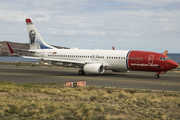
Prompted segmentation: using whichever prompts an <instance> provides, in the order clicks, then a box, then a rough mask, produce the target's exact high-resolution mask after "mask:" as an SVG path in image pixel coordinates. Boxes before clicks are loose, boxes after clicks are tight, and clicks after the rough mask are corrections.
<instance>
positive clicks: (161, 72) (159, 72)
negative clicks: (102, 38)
mask: <svg viewBox="0 0 180 120" xmlns="http://www.w3.org/2000/svg"><path fill="white" fill-rule="evenodd" d="M165 73H166V71H158V72H157V73H156V74H155V78H156V79H158V78H159V74H165Z"/></svg>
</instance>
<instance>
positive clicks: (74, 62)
mask: <svg viewBox="0 0 180 120" xmlns="http://www.w3.org/2000/svg"><path fill="white" fill-rule="evenodd" d="M23 58H30V59H37V60H42V61H51V62H63V63H73V64H81V65H84V64H85V62H82V61H73V60H72V61H71V60H62V59H52V58H41V57H30V56H23Z"/></svg>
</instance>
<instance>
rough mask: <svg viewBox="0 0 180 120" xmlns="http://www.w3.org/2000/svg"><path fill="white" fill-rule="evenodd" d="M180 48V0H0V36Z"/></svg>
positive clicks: (138, 47)
mask: <svg viewBox="0 0 180 120" xmlns="http://www.w3.org/2000/svg"><path fill="white" fill-rule="evenodd" d="M25 18H31V19H32V21H33V23H34V25H35V26H36V28H37V29H38V31H39V33H40V34H41V36H42V38H43V39H44V41H45V42H46V43H47V44H50V45H56V46H63V47H69V48H71V47H77V48H78V49H112V46H114V47H115V49H116V50H143V51H154V52H159V53H163V52H164V50H168V51H169V53H180V0H0V41H11V42H19V43H28V42H29V38H28V34H27V28H26V23H25Z"/></svg>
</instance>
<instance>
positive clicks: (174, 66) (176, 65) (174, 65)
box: [171, 61, 178, 69]
mask: <svg viewBox="0 0 180 120" xmlns="http://www.w3.org/2000/svg"><path fill="white" fill-rule="evenodd" d="M171 67H172V69H173V68H176V67H178V64H177V63H176V62H174V61H171Z"/></svg>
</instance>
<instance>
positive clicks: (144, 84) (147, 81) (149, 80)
mask: <svg viewBox="0 0 180 120" xmlns="http://www.w3.org/2000/svg"><path fill="white" fill-rule="evenodd" d="M77 72H78V69H76V68H59V67H51V66H41V67H40V66H33V65H32V66H15V65H2V64H1V65H0V80H1V81H10V82H13V83H15V84H26V83H57V84H65V82H66V81H86V82H87V86H103V87H120V88H133V89H147V90H162V91H180V72H179V71H169V72H167V73H166V74H160V78H159V79H155V78H154V75H155V73H154V72H136V71H130V72H128V73H118V72H111V71H106V72H105V73H104V74H102V75H85V76H79V75H78V74H77Z"/></svg>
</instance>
